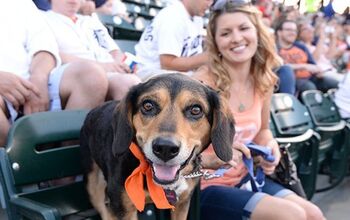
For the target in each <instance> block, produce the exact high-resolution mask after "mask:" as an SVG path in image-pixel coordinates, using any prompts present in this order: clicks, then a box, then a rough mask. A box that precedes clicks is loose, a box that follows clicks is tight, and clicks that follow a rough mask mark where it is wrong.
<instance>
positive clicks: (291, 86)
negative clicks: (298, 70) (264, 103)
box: [276, 65, 296, 95]
mask: <svg viewBox="0 0 350 220" xmlns="http://www.w3.org/2000/svg"><path fill="white" fill-rule="evenodd" d="M276 74H277V76H278V77H279V87H278V92H281V93H288V94H291V95H294V94H295V87H296V86H295V84H296V81H295V75H294V71H293V69H292V68H291V67H290V66H288V65H283V66H281V67H279V68H278V69H277V70H276Z"/></svg>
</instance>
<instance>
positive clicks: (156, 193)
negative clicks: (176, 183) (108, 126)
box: [125, 143, 175, 211]
mask: <svg viewBox="0 0 350 220" xmlns="http://www.w3.org/2000/svg"><path fill="white" fill-rule="evenodd" d="M129 149H130V151H131V152H132V154H133V155H134V156H135V157H136V158H137V159H138V160H139V161H140V165H139V166H138V167H136V169H135V170H134V171H133V172H132V173H131V175H130V176H129V177H128V178H127V179H126V181H125V190H126V193H127V194H128V196H129V198H130V199H131V201H132V202H133V203H134V205H135V207H136V209H137V210H138V211H143V210H144V208H145V203H146V202H145V200H146V196H145V191H144V184H143V180H144V175H145V176H146V183H147V189H148V192H149V194H150V197H151V199H152V201H153V202H154V204H155V205H156V207H157V208H158V209H174V208H175V207H174V206H172V205H171V204H169V201H168V199H167V197H166V195H165V192H164V189H163V188H162V187H161V186H159V185H156V184H155V183H154V181H153V178H152V175H153V174H152V170H151V167H150V166H149V163H148V162H147V161H146V159H145V156H144V155H143V154H142V153H141V151H140V149H139V147H138V146H137V145H136V144H135V143H131V145H130V147H129Z"/></svg>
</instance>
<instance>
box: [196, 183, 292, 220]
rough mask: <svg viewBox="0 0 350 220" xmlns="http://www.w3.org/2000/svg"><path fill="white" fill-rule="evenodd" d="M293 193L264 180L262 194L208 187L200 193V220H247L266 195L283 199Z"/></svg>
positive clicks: (221, 187) (223, 187)
mask: <svg viewBox="0 0 350 220" xmlns="http://www.w3.org/2000/svg"><path fill="white" fill-rule="evenodd" d="M292 193H294V192H292V191H290V190H289V189H285V188H284V187H283V186H281V185H279V184H277V183H275V182H273V181H272V180H270V179H268V178H266V179H265V185H264V186H263V188H262V192H252V191H248V190H244V189H239V188H237V187H227V186H209V187H207V188H205V189H204V190H202V191H201V195H200V201H201V209H200V210H201V220H214V219H215V220H216V219H217V220H228V219H229V220H238V219H239V220H243V219H248V218H249V217H250V215H251V213H252V212H253V211H254V208H255V207H256V205H257V204H258V203H259V201H260V200H261V199H262V198H263V197H264V196H266V195H272V196H276V197H280V198H283V197H285V196H287V195H289V194H292Z"/></svg>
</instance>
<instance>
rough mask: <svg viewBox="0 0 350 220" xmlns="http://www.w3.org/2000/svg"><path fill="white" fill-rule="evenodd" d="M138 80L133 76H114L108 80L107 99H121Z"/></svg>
mask: <svg viewBox="0 0 350 220" xmlns="http://www.w3.org/2000/svg"><path fill="white" fill-rule="evenodd" d="M140 82H141V80H140V78H139V77H138V76H136V75H134V74H116V75H114V76H111V77H110V78H109V89H108V96H109V99H115V100H119V99H121V98H122V97H123V96H124V95H125V94H126V93H127V92H128V91H129V89H130V88H131V87H133V86H135V85H137V84H139V83H140Z"/></svg>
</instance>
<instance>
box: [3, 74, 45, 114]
mask: <svg viewBox="0 0 350 220" xmlns="http://www.w3.org/2000/svg"><path fill="white" fill-rule="evenodd" d="M0 79H1V80H0V95H1V96H3V97H4V98H5V99H6V100H7V101H9V102H10V103H11V104H12V105H13V107H14V108H15V109H18V107H19V106H20V105H23V104H24V103H25V102H26V101H27V100H28V99H29V97H30V96H31V94H34V95H40V92H39V89H38V88H37V87H36V86H35V85H34V84H33V83H31V82H30V81H28V80H25V79H23V78H21V77H19V76H17V75H16V74H13V73H8V72H1V71H0Z"/></svg>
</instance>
